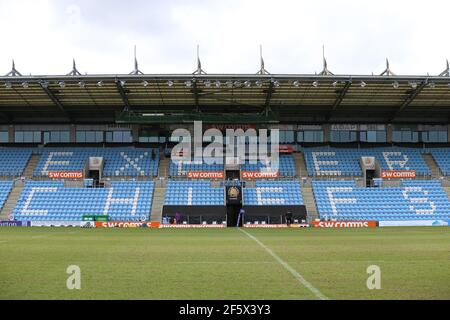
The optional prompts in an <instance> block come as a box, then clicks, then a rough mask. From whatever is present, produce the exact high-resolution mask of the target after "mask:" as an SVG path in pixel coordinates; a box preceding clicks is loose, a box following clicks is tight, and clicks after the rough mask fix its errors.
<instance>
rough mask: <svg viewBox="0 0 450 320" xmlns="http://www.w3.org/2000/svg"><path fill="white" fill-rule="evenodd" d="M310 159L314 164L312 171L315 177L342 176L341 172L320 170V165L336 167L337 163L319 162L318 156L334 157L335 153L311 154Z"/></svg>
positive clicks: (330, 161)
mask: <svg viewBox="0 0 450 320" xmlns="http://www.w3.org/2000/svg"><path fill="white" fill-rule="evenodd" d="M311 155H312V159H313V163H314V170H315V171H316V173H317V175H319V176H320V175H334V176H340V175H342V171H340V170H322V169H321V168H320V166H321V165H327V166H337V165H339V161H337V160H319V159H318V157H319V156H324V157H336V152H334V151H330V152H312V153H311Z"/></svg>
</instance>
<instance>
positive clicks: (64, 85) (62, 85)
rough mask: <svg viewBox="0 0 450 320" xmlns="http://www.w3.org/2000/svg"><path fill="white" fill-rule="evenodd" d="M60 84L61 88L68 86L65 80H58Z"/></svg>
mask: <svg viewBox="0 0 450 320" xmlns="http://www.w3.org/2000/svg"><path fill="white" fill-rule="evenodd" d="M58 85H59V86H60V87H61V88H65V87H66V83H65V82H64V81H59V82H58Z"/></svg>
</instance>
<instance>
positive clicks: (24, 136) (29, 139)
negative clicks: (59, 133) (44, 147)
mask: <svg viewBox="0 0 450 320" xmlns="http://www.w3.org/2000/svg"><path fill="white" fill-rule="evenodd" d="M41 141H42V140H41V131H16V132H14V142H16V143H41Z"/></svg>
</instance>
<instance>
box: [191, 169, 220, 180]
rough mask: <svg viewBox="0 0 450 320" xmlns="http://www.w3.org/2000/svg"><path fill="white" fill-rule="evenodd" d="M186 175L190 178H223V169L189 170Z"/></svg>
mask: <svg viewBox="0 0 450 320" xmlns="http://www.w3.org/2000/svg"><path fill="white" fill-rule="evenodd" d="M186 176H187V177H188V178H190V179H223V178H224V177H225V174H224V172H223V171H188V172H187V173H186Z"/></svg>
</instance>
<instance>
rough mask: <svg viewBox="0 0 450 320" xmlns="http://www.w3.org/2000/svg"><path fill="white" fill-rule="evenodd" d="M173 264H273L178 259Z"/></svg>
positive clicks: (266, 262) (264, 262) (265, 262)
mask: <svg viewBox="0 0 450 320" xmlns="http://www.w3.org/2000/svg"><path fill="white" fill-rule="evenodd" d="M174 263H175V264H274V263H275V262H271V261H178V262H174Z"/></svg>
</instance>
